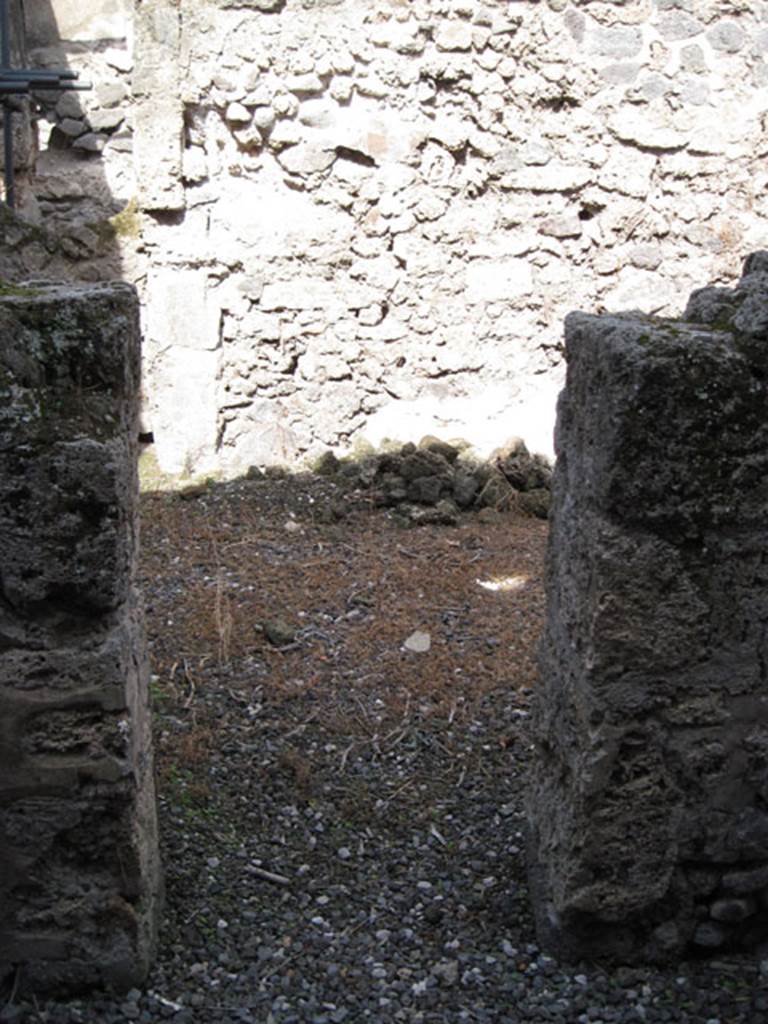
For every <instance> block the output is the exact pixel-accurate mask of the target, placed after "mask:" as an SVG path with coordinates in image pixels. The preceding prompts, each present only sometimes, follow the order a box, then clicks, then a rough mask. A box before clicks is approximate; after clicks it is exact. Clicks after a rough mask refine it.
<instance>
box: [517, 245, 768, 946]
mask: <svg viewBox="0 0 768 1024" xmlns="http://www.w3.org/2000/svg"><path fill="white" fill-rule="evenodd" d="M566 347H567V358H568V377H567V383H566V387H565V390H564V391H563V393H562V395H561V398H560V404H559V410H558V428H557V437H556V446H557V454H558V462H557V467H556V470H555V478H554V484H553V507H552V534H551V542H550V552H549V565H548V621H547V626H546V631H545V636H544V639H543V643H542V648H541V680H540V684H539V687H538V690H537V693H536V697H535V707H534V711H533V715H532V732H533V738H534V742H535V747H536V757H535V767H534V772H533V780H532V785H531V790H530V797H529V820H530V847H529V859H530V870H531V881H532V891H533V895H534V904H535V909H536V914H537V919H538V928H539V932H540V937H541V940H542V942H543V944H544V945H545V947H546V948H547V949H549V950H551V951H552V952H554V953H555V954H556V955H558V956H559V957H561V958H563V959H571V960H573V959H580V958H585V957H593V956H594V957H608V958H612V959H615V960H622V961H639V960H667V959H669V957H670V956H680V955H683V954H685V955H688V954H691V953H696V952H699V953H708V952H710V951H715V950H717V951H721V952H722V951H723V950H726V949H732V948H746V947H750V946H754V945H755V944H757V943H759V942H761V941H763V940H765V939H766V937H768V672H767V670H766V665H767V664H768V394H767V391H768V253H756V254H754V255H752V256H751V257H749V259H748V260H747V261H746V263H745V266H744V275H743V277H742V280H741V282H740V284H739V285H738V287H737V288H736V289H734V290H730V289H725V288H706V289H702V290H701V291H698V292H695V293H694V294H693V296H692V297H691V300H690V302H689V304H688V307H687V309H686V312H685V315H684V317H683V319H682V320H680V321H675V320H663V319H656V318H651V317H646V316H643V315H640V314H623V315H607V316H599V317H598V316H587V315H584V314H572V315H571V316H570V317H568V319H567V322H566Z"/></svg>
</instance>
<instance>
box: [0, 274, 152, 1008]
mask: <svg viewBox="0 0 768 1024" xmlns="http://www.w3.org/2000/svg"><path fill="white" fill-rule="evenodd" d="M14 291H15V294H14V295H13V296H3V297H2V298H1V299H0V541H1V543H2V555H0V650H2V658H1V659H0V982H2V981H3V980H5V979H9V976H10V982H11V984H13V985H16V986H17V987H20V988H21V989H26V990H30V991H35V992H40V991H48V990H54V991H61V990H72V989H74V990H77V989H80V988H84V987H90V986H93V985H97V986H98V985H106V986H109V987H113V988H116V989H126V988H130V987H131V986H132V985H135V984H137V983H139V982H141V980H142V979H143V978H144V976H145V974H146V971H147V969H148V967H149V962H150V958H151V955H152V950H153V945H154V933H155V923H156V922H155V916H156V912H157V900H158V890H159V867H158V860H157V838H156V825H155V806H154V790H153V777H152V758H151V747H150V720H149V708H148V689H147V687H148V664H147V658H146V648H145V640H144V631H143V617H142V611H141V608H140V605H139V603H138V600H137V596H136V591H135V586H134V572H135V565H136V555H137V536H136V521H137V520H136V494H137V480H136V432H137V412H138V386H139V332H138V304H137V299H136V295H135V292H134V290H133V289H132V288H131V287H130V286H129V285H125V284H116V285H102V286H94V287H89V288H79V289H75V288H72V287H61V286H59V287H54V286H49V287H45V288H40V289H15V290H14Z"/></svg>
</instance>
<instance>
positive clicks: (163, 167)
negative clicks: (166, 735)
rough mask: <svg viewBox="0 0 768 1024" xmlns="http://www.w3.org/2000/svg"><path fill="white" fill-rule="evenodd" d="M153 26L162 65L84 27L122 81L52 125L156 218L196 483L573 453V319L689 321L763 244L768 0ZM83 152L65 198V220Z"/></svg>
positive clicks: (159, 305)
mask: <svg viewBox="0 0 768 1024" xmlns="http://www.w3.org/2000/svg"><path fill="white" fill-rule="evenodd" d="M51 2H52V3H53V6H54V7H56V6H57V5H58V4H61V3H63V2H64V0H51ZM101 6H103V3H102V5H101ZM99 7H100V5H99V4H95V6H94V10H95V9H96V8H99ZM133 30H134V34H135V37H136V47H135V52H136V64H135V67H133V65H132V61H131V57H130V52H131V38H130V35H131V34H130V31H129V28H128V26H127V25H126V29H125V33H124V36H125V38H124V40H123V41H116V40H115V39H114V38H113V39H110V40H108V41H104V40H101V41H95V39H94V38H93V36H95V35H96V34H97V31H96V28H95V27H94V28H93V29H92V30H91V32H92V38H91V39H90V40H88V39H86V38H85V37H86V36H87V35H88V32H87V31H85V30H83V32H82V33H81V36H82V38H81V39H80V40H79V41H78V42H77V44H74V43H73V44H71V45H70V46H69V50H70V51H71V52H70V54H69V59H70V60H71V61H73V62H75V63H78V64H82V66H83V67H84V68H87V69H88V73H89V74H90V75H91V76H92V77H94V78H96V80H97V81H98V82H99V88H97V90H96V91H95V93H94V94H93V95H91V94H82V102H83V103H84V104H85V113H86V115H87V116H84V117H77V116H74V117H72V116H70V114H71V113H72V112H68V109H67V110H65V109H64V106H63V105H62V106H61V108H59V107H58V106H57V108H56V110H55V111H52V112H50V113H49V116H50V118H51V119H52V120H56V122H57V124H56V129H55V131H56V133H57V134H56V139H57V140H58V141H57V145H59V144H62V145H63V144H65V141H66V140H65V138H64V137H65V136H66V135H67V132H69V131H71V132H72V133H73V136H76V141H75V143H73V145H76V144H77V140H89V141H88V146H89V147H90V146H91V143H92V142H93V136H94V135H95V136H96V137H97V142H98V145H97V142H93V146H94V148H95V150H98V149H99V148H100V147H103V148H102V152H101V153H100V154H99V153H98V152H96V151H94V152H92V153H89V152H88V148H87V147H86V148H85V149H84V150H83V154H84V156H83V159H84V160H85V164H86V165H88V164H89V163H97V164H99V165H102V166H103V167H104V168H105V173H106V175H107V179H108V180H110V181H111V182H112V183H113V185H114V189H113V194H114V195H116V196H119V197H122V198H121V201H123V202H124V203H128V201H129V199H130V197H131V196H135V197H136V200H137V202H138V210H139V212H138V213H137V215H136V217H135V218H133V219H131V220H130V224H131V230H132V231H134V232H135V234H136V236H137V238H136V241H137V242H138V249H139V250H140V252H139V256H140V259H139V263H138V264H137V265H136V266H134V267H132V268H131V269H129V270H128V271H127V272H128V273H129V275H130V276H131V279H132V280H135V281H137V283H138V284H139V287H140V290H141V293H142V297H143V302H144V309H145V330H146V337H147V346H146V369H147V384H148V391H149V395H148V409H147V412H148V423H147V425H148V427H151V428H152V429H153V430H154V434H155V440H156V443H157V447H158V454H159V457H160V462H161V464H162V465H163V466H164V467H165V468H166V469H169V470H173V471H187V472H191V473H206V472H211V471H214V470H217V469H218V470H224V471H226V472H228V473H232V472H237V471H239V470H240V469H243V468H245V467H246V466H248V465H249V464H252V463H256V464H263V463H267V462H270V461H291V460H294V459H296V458H299V457H301V456H303V455H304V454H307V453H308V454H313V453H316V452H317V451H319V450H320V449H321V448H322V447H324V446H326V445H333V446H337V447H341V448H344V447H346V446H351V445H353V444H354V443H355V441H356V440H357V439H359V438H361V437H368V438H369V439H371V440H373V441H374V442H378V441H379V440H380V439H381V438H382V437H383V436H385V435H389V436H392V437H397V438H398V439H400V440H418V439H419V437H420V436H421V435H422V434H425V433H431V434H437V435H438V436H441V437H444V438H445V439H446V440H448V439H450V438H451V437H452V436H465V437H467V438H468V439H469V440H472V441H473V442H475V443H476V444H477V445H478V447H479V448H480V449H481V450H482V449H485V450H488V449H489V448H492V447H494V446H496V445H497V444H498V443H500V442H501V441H503V440H505V439H506V438H507V437H508V436H509V435H510V434H519V435H521V436H523V437H524V438H525V440H526V441H527V443H528V445H529V447H531V448H532V449H533V450H539V451H547V450H548V449H549V448H550V444H551V440H550V439H551V425H552V422H553V410H554V399H555V395H556V393H557V391H558V390H559V388H560V386H561V384H562V371H563V368H562V351H561V326H560V325H561V321H562V318H563V316H564V315H565V314H566V313H568V312H569V311H570V310H572V309H573V308H582V309H591V310H599V309H604V308H605V309H609V310H615V309H622V308H626V307H640V308H641V309H643V310H644V311H645V312H649V313H663V314H671V313H677V312H679V309H678V308H677V306H676V303H677V296H678V295H679V294H681V293H684V292H685V291H686V290H687V289H690V288H692V287H694V286H695V285H697V284H699V283H701V282H702V281H713V282H720V283H728V282H732V281H733V280H734V279H735V277H736V276H737V274H738V267H739V263H740V261H741V258H742V256H743V253H744V252H745V251H747V250H749V249H751V248H754V247H755V246H756V245H759V244H761V240H762V236H763V235H764V233H765V227H766V215H767V214H768V202H767V199H766V183H767V182H768V177H767V175H766V171H765V167H764V166H763V164H764V157H765V153H764V149H765V147H764V144H763V142H762V140H763V139H765V137H766V133H765V123H764V118H765V114H764V104H763V102H762V99H761V96H762V93H763V91H764V88H765V85H766V83H768V65H767V64H766V55H767V54H768V4H767V3H766V2H764V0H758V2H752V0H727V2H723V0H629V2H626V3H621V4H617V3H611V2H608V0H586V2H584V0H580V2H576V0H570V2H569V0H549V2H547V3H543V2H511V3H506V2H504V3H501V2H494V3H490V2H487V3H483V2H481V0H413V2H409V3H403V2H400V0H323V2H316V0H178V2H177V0H152V2H146V0H144V2H143V3H141V4H140V5H138V6H137V8H136V16H135V25H134V28H133ZM38 52H39V51H38ZM102 75H103V82H102ZM129 86H130V87H131V88H132V91H133V97H134V99H133V101H130V100H129V98H128V97H127V96H126V91H127V89H128V87H129ZM89 111H90V113H89ZM110 111H111V112H112V113H110ZM74 113H76V112H74ZM67 119H69V121H72V122H75V123H73V124H69V123H68V124H67V125H65V123H64V122H65V120H67ZM77 133H79V134H77ZM131 140H133V144H134V145H135V165H134V166H135V169H136V173H137V178H136V180H135V181H131V179H130V175H129V174H128V171H127V164H126V151H127V150H128V148H129V147H130V145H131ZM82 145H83V146H85V142H84V141H82ZM71 149H72V146H70V152H71ZM62 152H67V151H66V150H58V151H54V152H48V154H47V156H46V158H45V161H44V162H43V169H44V171H45V174H44V177H47V178H48V182H47V184H45V185H44V188H43V191H42V193H41V197H40V201H41V208H44V209H45V212H46V216H48V217H58V216H60V215H61V217H63V220H62V223H68V222H71V219H72V217H73V216H76V208H77V202H79V200H78V201H75V200H74V199H73V197H72V196H71V195H69V194H68V193H67V186H66V184H64V183H62V180H61V178H60V176H58V172H57V170H56V167H57V166H58V165H57V160H58V159H59V157H58V156H57V154H60V153H62ZM83 154H81V155H83ZM113 167H114V168H116V169H115V170H114V171H113V170H111V168H113ZM66 180H67V181H69V182H71V181H73V180H74V178H73V176H70V177H68V178H67V179H66ZM59 194H62V196H63V198H58V197H57V196H58V195H59ZM65 207H66V208H65ZM54 208H56V209H54ZM57 210H58V211H59V212H57ZM67 218H69V221H67ZM131 246H132V240H131V239H130V238H128V240H127V243H126V245H125V246H124V249H125V248H127V249H131Z"/></svg>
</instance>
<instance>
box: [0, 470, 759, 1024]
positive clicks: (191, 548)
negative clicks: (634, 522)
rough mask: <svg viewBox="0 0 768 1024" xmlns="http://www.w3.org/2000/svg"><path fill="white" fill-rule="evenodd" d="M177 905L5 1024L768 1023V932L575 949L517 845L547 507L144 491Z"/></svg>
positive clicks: (272, 484) (333, 487)
mask: <svg viewBox="0 0 768 1024" xmlns="http://www.w3.org/2000/svg"><path fill="white" fill-rule="evenodd" d="M142 514H143V527H142V531H143V532H142V536H143V557H142V568H141V580H140V584H141V589H142V591H143V594H144V600H145V604H146V608H147V620H148V629H149V635H150V643H151V656H152V692H153V697H154V709H155V710H154V722H155V756H156V770H157V785H158V805H159V814H160V824H161V844H162V856H163V862H164V866H165V877H166V890H167V892H166V905H165V911H164V916H163V922H162V927H161V932H160V943H159V951H158V956H157V961H156V963H155V966H154V968H153V970H152V972H151V975H150V977H149V979H148V981H147V984H146V987H145V988H143V989H142V990H141V991H139V990H133V991H131V992H129V993H127V994H123V995H120V996H117V997H115V996H108V995H98V994H97V995H90V996H88V997H82V998H79V999H75V1000H69V1001H66V1002H56V1001H46V1000H27V1001H23V1002H19V1001H18V999H10V998H9V997H8V994H6V995H5V997H0V1021H2V1022H5V1024H11V1022H15V1024H20V1022H30V1024H42V1022H50V1024H65V1022H71V1024H117V1022H127V1021H131V1022H133V1021H135V1022H139V1024H159V1022H163V1021H169V1022H172V1024H215V1022H222V1024H223V1022H226V1024H237V1022H239V1024H339V1022H343V1021H344V1022H347V1024H359V1022H365V1021H370V1022H390V1021H392V1022H408V1024H427V1022H440V1024H451V1022H457V1024H458V1022H477V1024H480V1022H488V1024H518V1022H534V1024H546V1022H552V1024H609V1022H617V1024H618V1022H626V1024H629V1022H638V1024H639V1022H646V1024H661V1022H679V1024H737V1022H744V1024H747V1022H748V1024H761V1022H767V1021H768V960H766V961H762V962H761V961H760V958H759V957H734V958H724V959H719V960H710V961H701V962H693V963H670V964H669V966H668V967H667V968H666V969H659V968H651V967H648V968H628V967H614V968H610V969H608V968H605V967H603V966H601V965H598V964H591V963H582V964H576V965H561V964H558V963H556V962H555V961H554V960H553V959H551V958H550V957H548V956H547V955H546V953H545V952H543V951H542V950H541V949H540V948H539V946H538V944H537V940H536V935H535V932H534V928H533V923H532V915H531V912H530V908H529V904H528V892H527V887H526V874H525V864H524V856H523V848H524V841H525V816H524V810H523V795H524V790H525V778H526V768H527V765H528V763H529V758H530V747H529V743H528V740H527V737H526V717H527V707H528V699H529V696H530V693H531V691H532V688H533V687H534V686H535V680H536V669H535V646H536V642H537V638H538V635H539V632H540V629H541V624H542V616H543V607H544V598H543V587H542V572H543V561H544V551H545V546H546V524H545V523H542V522H541V521H539V520H533V519H524V518H522V517H519V516H515V515H514V514H511V513H505V514H500V513H494V512H491V511H489V510H486V512H485V513H483V514H481V515H479V516H478V515H477V514H467V515H465V516H463V517H462V519H461V521H460V523H459V524H458V525H456V526H435V525H432V526H420V527H412V526H410V527H409V526H408V525H407V524H405V523H404V522H403V521H401V520H399V519H398V517H397V515H396V514H394V513H393V512H392V511H388V510H386V509H380V508H375V507H373V506H372V505H371V503H370V500H369V498H368V496H367V495H366V494H365V493H364V492H361V493H358V492H353V493H350V492H349V490H348V489H347V490H345V489H344V488H343V487H341V486H339V485H338V484H337V483H334V482H333V481H329V480H325V479H321V478H317V477H309V476H306V477H293V478H266V479H254V480H247V479H243V480H239V481H235V482H231V483H226V484H212V485H210V486H207V487H198V488H192V489H190V490H189V491H187V492H183V491H182V492H163V493H160V492H156V493H147V494H145V495H143V498H142Z"/></svg>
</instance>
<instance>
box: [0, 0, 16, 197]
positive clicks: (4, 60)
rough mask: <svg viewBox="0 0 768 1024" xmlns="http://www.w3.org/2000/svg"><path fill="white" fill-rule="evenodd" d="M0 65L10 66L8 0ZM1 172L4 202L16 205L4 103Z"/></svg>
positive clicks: (2, 9) (1, 17) (0, 16)
mask: <svg viewBox="0 0 768 1024" xmlns="http://www.w3.org/2000/svg"><path fill="white" fill-rule="evenodd" d="M0 65H2V67H3V68H10V66H11V30H10V25H9V19H8V0H0ZM3 157H4V159H3V164H4V167H3V174H4V177H5V204H6V206H9V207H10V208H11V209H13V207H14V206H15V205H16V181H15V175H14V167H13V122H12V120H11V111H10V109H9V108H8V105H7V104H6V106H5V108H4V110H3Z"/></svg>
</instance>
